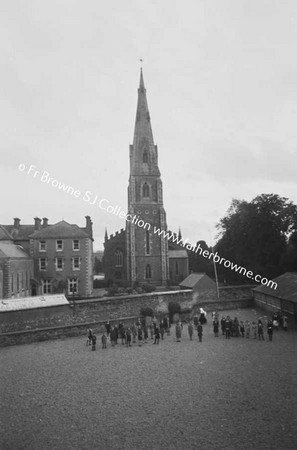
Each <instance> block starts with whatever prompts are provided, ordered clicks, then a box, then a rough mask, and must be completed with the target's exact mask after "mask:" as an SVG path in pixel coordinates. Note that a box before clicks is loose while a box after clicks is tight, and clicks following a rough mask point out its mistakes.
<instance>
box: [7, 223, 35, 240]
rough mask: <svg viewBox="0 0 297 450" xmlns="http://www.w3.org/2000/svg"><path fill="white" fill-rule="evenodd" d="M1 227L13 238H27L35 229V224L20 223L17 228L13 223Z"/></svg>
mask: <svg viewBox="0 0 297 450" xmlns="http://www.w3.org/2000/svg"><path fill="white" fill-rule="evenodd" d="M3 227H4V228H5V230H6V231H8V233H9V234H10V235H11V236H12V238H13V239H19V240H24V239H28V240H29V236H30V234H32V233H34V231H35V225H20V226H19V228H16V227H15V226H14V225H3Z"/></svg>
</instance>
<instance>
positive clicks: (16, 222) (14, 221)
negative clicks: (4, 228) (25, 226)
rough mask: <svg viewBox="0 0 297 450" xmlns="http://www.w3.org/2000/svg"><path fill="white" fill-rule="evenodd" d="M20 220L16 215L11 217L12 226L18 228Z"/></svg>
mask: <svg viewBox="0 0 297 450" xmlns="http://www.w3.org/2000/svg"><path fill="white" fill-rule="evenodd" d="M20 221H21V219H19V218H18V217H15V218H14V219H13V226H14V228H19V227H20Z"/></svg>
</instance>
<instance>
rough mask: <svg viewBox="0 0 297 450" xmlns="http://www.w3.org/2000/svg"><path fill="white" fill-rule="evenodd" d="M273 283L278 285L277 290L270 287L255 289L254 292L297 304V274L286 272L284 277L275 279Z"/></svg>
mask: <svg viewBox="0 0 297 450" xmlns="http://www.w3.org/2000/svg"><path fill="white" fill-rule="evenodd" d="M272 281H274V282H275V283H277V288H276V289H272V288H271V287H268V286H259V287H257V288H255V289H253V291H254V292H260V293H263V294H267V295H272V296H273V297H278V298H281V299H284V300H289V301H292V302H297V272H286V273H284V274H283V275H280V276H279V277H277V278H274V279H273V280H272Z"/></svg>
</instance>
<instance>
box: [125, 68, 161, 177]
mask: <svg viewBox="0 0 297 450" xmlns="http://www.w3.org/2000/svg"><path fill="white" fill-rule="evenodd" d="M143 163H145V164H146V166H145V167H144V166H143ZM143 173H146V174H150V175H157V176H159V175H160V171H159V168H158V151H157V146H156V145H155V144H154V138H153V132H152V127H151V119H150V113H149V109H148V104H147V98H146V89H145V85H144V80H143V71H142V68H141V69H140V81H139V88H138V100H137V109H136V119H135V128H134V138H133V145H131V146H130V174H131V175H141V174H143Z"/></svg>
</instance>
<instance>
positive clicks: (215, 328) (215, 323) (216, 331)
mask: <svg viewBox="0 0 297 450" xmlns="http://www.w3.org/2000/svg"><path fill="white" fill-rule="evenodd" d="M213 332H214V335H215V337H218V336H219V321H218V319H217V318H215V319H214V321H213Z"/></svg>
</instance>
